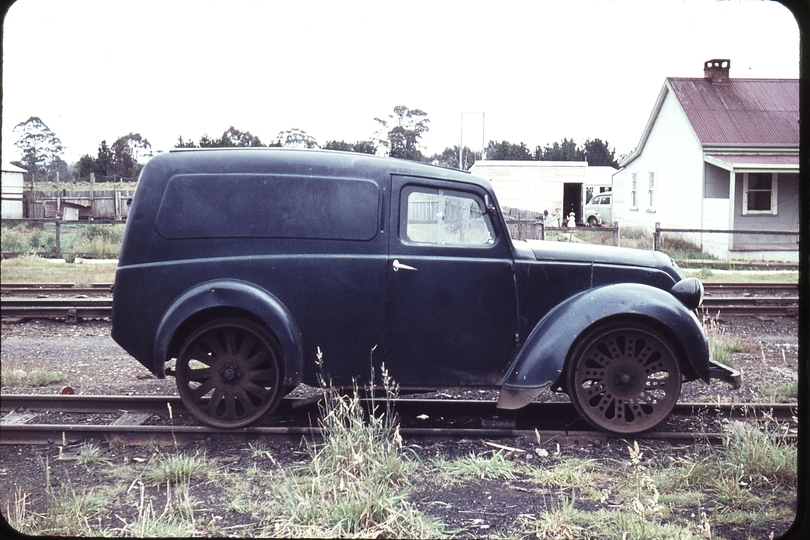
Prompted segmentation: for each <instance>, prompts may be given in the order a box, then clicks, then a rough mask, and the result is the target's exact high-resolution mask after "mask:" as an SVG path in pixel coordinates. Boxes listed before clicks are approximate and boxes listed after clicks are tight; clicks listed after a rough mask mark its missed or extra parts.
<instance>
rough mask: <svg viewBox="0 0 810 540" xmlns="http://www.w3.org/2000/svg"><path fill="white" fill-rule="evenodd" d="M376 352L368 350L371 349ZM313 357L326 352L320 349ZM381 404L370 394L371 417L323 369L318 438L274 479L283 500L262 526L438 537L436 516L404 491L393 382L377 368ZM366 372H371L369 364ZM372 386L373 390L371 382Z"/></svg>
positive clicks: (406, 468) (406, 471) (283, 531)
mask: <svg viewBox="0 0 810 540" xmlns="http://www.w3.org/2000/svg"><path fill="white" fill-rule="evenodd" d="M372 352H373V351H372ZM317 364H318V366H319V367H321V368H322V366H323V356H322V354H321V352H320V349H319V350H318V359H317ZM382 379H383V388H384V390H385V407H384V409H382V410H381V409H380V408H378V405H377V402H376V400H375V399H372V402H371V404H372V406H371V410H370V411H369V414H368V417H366V411H365V410H364V408H363V406H362V403H361V400H360V398H359V396H358V388H357V385H355V386H354V392H353V394H352V395H350V396H344V395H341V394H340V393H338V392H337V391H336V390H335V389H334V388H333V387H332V386H331V385H328V384H327V383H326V382H325V381H324V379H323V378H322V377H321V379H320V381H321V383H320V385H321V390H322V391H323V392H324V402H323V404H322V405H321V407H322V411H321V419H320V420H319V423H320V425H321V428H322V432H323V441H322V442H320V443H311V444H309V445H308V453H309V456H310V461H309V462H308V463H302V464H299V465H297V466H293V467H292V468H291V469H290V471H289V472H288V471H284V475H285V480H284V481H283V482H280V483H277V484H276V485H275V486H274V489H275V492H276V493H277V495H278V496H279V497H280V498H281V500H282V501H283V503H284V506H285V507H286V512H285V514H286V515H285V516H283V517H280V516H277V515H276V516H274V519H273V522H272V523H269V524H267V526H266V530H265V531H263V534H267V535H270V536H287V537H315V536H318V537H323V536H326V537H337V536H339V537H345V536H357V535H362V536H370V537H409V538H421V537H432V538H436V537H442V536H445V534H446V533H445V532H444V529H443V527H442V526H441V524H439V523H438V522H437V521H435V520H434V519H432V518H429V517H427V516H425V515H423V514H422V513H421V512H419V511H418V510H417V509H416V508H415V507H414V506H413V504H411V503H410V502H409V501H408V499H407V495H406V488H407V485H408V478H409V476H411V474H412V473H413V472H414V470H415V465H414V464H413V462H410V461H406V460H405V459H403V457H402V456H401V449H402V439H401V438H400V436H399V424H398V422H397V421H396V417H395V415H394V412H393V405H392V402H393V398H394V397H395V396H396V394H397V392H398V387H397V385H396V384H395V383H394V382H393V381H392V380H391V378H390V377H389V376H388V372H387V371H386V370H385V366H383V368H382ZM371 380H372V381H373V380H374V372H373V370H372V373H371ZM368 391H369V393H372V394H373V391H372V389H371V388H369V389H368Z"/></svg>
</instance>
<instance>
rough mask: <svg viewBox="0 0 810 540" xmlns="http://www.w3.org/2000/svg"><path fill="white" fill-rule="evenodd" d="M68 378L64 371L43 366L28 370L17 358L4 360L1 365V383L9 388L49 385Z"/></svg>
mask: <svg viewBox="0 0 810 540" xmlns="http://www.w3.org/2000/svg"><path fill="white" fill-rule="evenodd" d="M66 378H67V375H65V374H64V373H60V372H58V371H51V370H48V369H42V368H40V369H35V370H34V371H31V372H28V371H26V370H25V369H23V367H22V366H21V365H20V363H19V361H17V360H9V361H3V363H2V365H0V384H2V386H7V387H9V388H13V387H18V388H19V387H23V388H32V387H40V386H48V385H50V384H54V383H60V382H62V381H64V380H65V379H66Z"/></svg>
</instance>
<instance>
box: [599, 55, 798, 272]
mask: <svg viewBox="0 0 810 540" xmlns="http://www.w3.org/2000/svg"><path fill="white" fill-rule="evenodd" d="M730 64H731V62H730V61H729V60H709V61H707V62H705V64H704V76H703V78H679V77H670V78H667V79H666V80H665V81H664V85H663V88H662V89H661V92H660V94H659V95H658V99H657V100H656V102H655V106H654V107H653V110H652V114H651V115H650V118H649V120H648V121H647V125H646V126H645V128H644V131H643V133H642V135H641V140H640V142H639V144H638V146H637V147H636V149H635V150H634V151H633V152H632V153H631V154H629V155H628V156H627V157H625V158H623V159H622V160H621V161H620V162H619V167H620V169H619V171H618V172H616V173H615V174H614V175H613V216H614V220H616V221H619V223H620V224H621V225H622V226H625V225H639V226H646V227H654V226H655V224H656V223H660V226H661V227H662V228H678V229H703V230H706V229H709V230H726V231H763V230H767V231H791V232H795V233H796V234H795V235H760V234H742V233H734V234H719V233H695V234H684V236H688V237H689V238H690V239H691V240H692V241H694V242H696V243H698V244H699V245H700V246H701V248H702V249H703V251H704V252H706V253H710V254H712V255H714V256H716V257H718V258H721V259H726V260H728V259H731V260H773V261H778V260H781V261H798V232H799V201H798V193H799V81H798V79H732V78H730V77H729V68H730Z"/></svg>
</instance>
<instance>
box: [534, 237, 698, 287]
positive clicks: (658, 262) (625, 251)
mask: <svg viewBox="0 0 810 540" xmlns="http://www.w3.org/2000/svg"><path fill="white" fill-rule="evenodd" d="M525 242H526V243H527V244H528V245H529V248H531V250H532V252H533V253H534V256H535V257H536V258H537V259H538V260H543V261H559V262H584V263H594V264H607V265H621V266H635V267H645V268H655V269H657V270H662V271H664V272H666V273H667V274H669V275H670V276H672V278H673V279H674V280H675V281H680V280H681V279H683V277H684V276H683V273H682V272H681V270H680V268H678V265H677V264H675V262H674V261H673V260H672V259H671V258H670V257H669V255H666V254H665V253H661V252H660V251H648V250H642V249H631V248H621V247H612V246H599V245H595V244H574V243H571V242H552V241H547V240H526V241H525Z"/></svg>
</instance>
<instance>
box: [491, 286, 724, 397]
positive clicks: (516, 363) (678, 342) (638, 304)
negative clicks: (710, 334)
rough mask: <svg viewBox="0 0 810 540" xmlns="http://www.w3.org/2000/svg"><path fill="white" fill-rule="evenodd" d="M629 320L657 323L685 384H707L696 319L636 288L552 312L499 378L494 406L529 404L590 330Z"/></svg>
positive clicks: (596, 294) (581, 297)
mask: <svg viewBox="0 0 810 540" xmlns="http://www.w3.org/2000/svg"><path fill="white" fill-rule="evenodd" d="M621 317H634V318H636V319H637V320H639V319H645V320H648V321H650V322H652V323H654V324H655V323H657V326H658V328H659V329H661V330H663V331H664V332H665V333H666V334H667V336H668V337H669V338H670V339H671V341H672V343H673V345H674V346H675V347H676V348H677V350H678V353H679V357H680V362H681V370H682V371H683V373H684V375H686V376H687V378H692V379H694V378H701V379H703V380H705V381H706V382H708V381H709V376H710V375H709V344H708V339H707V338H706V333H705V332H704V331H703V328H702V326H701V325H700V322H699V321H698V319H697V317H696V316H695V314H694V313H693V312H692V311H690V310H688V309H687V308H686V307H685V306H684V305H683V304H682V303H681V302H680V301H678V300H677V299H676V298H675V297H674V296H672V295H671V294H670V293H668V292H666V291H663V290H661V289H658V288H655V287H650V286H649V285H642V284H638V283H619V284H615V285H606V286H604V287H598V288H595V289H590V290H588V291H584V292H582V293H580V294H578V295H575V296H572V297H571V298H569V299H568V300H566V301H565V302H562V303H560V304H559V305H557V306H555V307H554V308H553V309H552V310H551V311H549V312H548V313H547V314H546V316H545V317H543V318H542V319H541V320H540V322H539V323H537V326H535V327H534V329H533V330H532V332H531V334H530V335H529V337H528V339H527V340H526V342H525V343H524V344H523V347H521V349H520V351H519V352H518V354H517V355H516V356H515V359H514V360H513V361H512V363H511V364H510V366H509V368H508V369H507V370H506V371H505V372H504V375H503V376H502V388H501V397H500V400H499V402H498V406H499V407H500V408H504V409H515V408H519V407H522V406H524V405H526V404H527V403H529V402H530V401H531V400H532V399H534V398H535V397H537V395H538V394H539V393H540V392H541V391H542V390H543V389H544V388H546V387H548V386H550V385H552V384H553V383H555V382H557V381H558V380H559V379H560V378H561V376H562V375H563V370H564V369H565V362H566V359H567V358H568V353H569V351H570V350H571V347H572V346H573V345H574V344H575V343H576V341H577V339H578V338H579V336H581V335H582V333H583V332H585V331H586V330H588V328H590V327H591V326H592V325H594V324H597V323H599V322H604V321H607V320H608V319H612V318H621Z"/></svg>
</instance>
